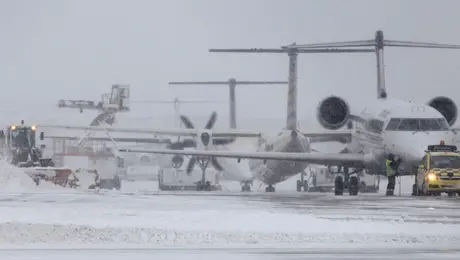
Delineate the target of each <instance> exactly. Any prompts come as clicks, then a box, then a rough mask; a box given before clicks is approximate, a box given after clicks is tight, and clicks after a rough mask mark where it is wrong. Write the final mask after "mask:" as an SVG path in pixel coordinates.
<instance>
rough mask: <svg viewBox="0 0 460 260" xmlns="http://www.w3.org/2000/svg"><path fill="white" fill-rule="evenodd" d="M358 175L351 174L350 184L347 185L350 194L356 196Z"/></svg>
mask: <svg viewBox="0 0 460 260" xmlns="http://www.w3.org/2000/svg"><path fill="white" fill-rule="evenodd" d="M358 183H359V182H358V177H356V176H351V177H350V185H349V187H348V192H349V193H350V196H356V195H358V189H359V187H358Z"/></svg>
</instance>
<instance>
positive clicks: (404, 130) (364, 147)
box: [346, 100, 455, 172]
mask: <svg viewBox="0 0 460 260" xmlns="http://www.w3.org/2000/svg"><path fill="white" fill-rule="evenodd" d="M379 102H380V104H379V110H380V111H378V112H377V113H375V114H372V115H369V114H362V117H363V118H365V119H368V120H369V119H370V120H375V121H380V122H381V123H382V126H383V127H382V128H381V131H378V130H377V131H375V130H374V128H372V127H370V126H369V124H368V123H367V122H369V121H366V123H356V124H355V125H354V127H353V130H352V136H353V137H352V142H351V143H349V144H347V145H346V148H347V150H348V152H349V153H374V154H375V155H380V156H379V163H380V164H381V167H379V169H382V170H384V169H385V168H384V162H385V159H386V156H387V155H388V154H389V153H392V154H394V155H396V156H397V157H399V158H401V159H402V162H403V163H402V165H401V168H400V169H401V170H402V171H404V172H410V171H411V170H412V167H413V166H414V165H417V164H418V163H420V161H421V160H422V158H423V156H424V153H425V150H426V149H427V147H428V145H433V144H439V143H440V141H441V140H442V141H444V142H445V143H446V144H452V143H453V142H454V139H455V134H454V133H453V132H452V131H451V130H450V128H449V127H448V124H447V121H445V127H444V128H441V126H440V128H439V129H434V128H429V127H428V128H426V129H423V128H420V124H421V122H422V120H424V122H428V120H445V119H444V117H443V116H442V114H441V113H439V112H438V111H437V110H435V109H433V108H431V107H430V106H427V105H415V104H413V103H409V102H403V101H397V100H382V101H380V100H379ZM392 119H393V120H394V122H396V124H397V122H400V123H399V125H396V127H391V126H390V125H389V124H390V123H393V121H392ZM399 119H400V120H399ZM406 122H414V124H412V125H411V124H406ZM415 122H418V123H417V124H418V125H416V124H415ZM422 127H423V126H422Z"/></svg>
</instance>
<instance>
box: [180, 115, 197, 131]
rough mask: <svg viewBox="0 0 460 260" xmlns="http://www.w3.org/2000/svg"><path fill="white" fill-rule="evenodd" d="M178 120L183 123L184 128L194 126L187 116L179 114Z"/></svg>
mask: <svg viewBox="0 0 460 260" xmlns="http://www.w3.org/2000/svg"><path fill="white" fill-rule="evenodd" d="M180 120H181V121H182V123H183V124H184V125H185V127H186V128H188V129H193V128H195V126H194V125H193V123H192V121H190V119H189V118H188V117H187V116H184V115H181V116H180Z"/></svg>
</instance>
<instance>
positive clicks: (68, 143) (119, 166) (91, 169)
mask: <svg viewBox="0 0 460 260" xmlns="http://www.w3.org/2000/svg"><path fill="white" fill-rule="evenodd" d="M47 139H51V140H52V145H51V147H52V150H51V152H52V154H53V160H54V161H55V162H56V165H57V166H61V167H68V168H70V169H72V170H73V171H74V172H75V173H79V174H80V175H79V176H78V178H79V179H80V183H82V182H83V180H82V177H84V176H83V175H89V180H88V181H86V184H85V186H88V187H84V188H90V189H91V188H100V189H116V190H120V189H121V179H122V177H123V176H125V175H126V169H125V167H124V160H123V158H120V157H117V156H116V155H115V154H114V152H113V148H112V147H107V146H106V144H105V142H103V141H87V142H85V143H84V145H80V146H73V145H72V141H73V139H72V138H67V137H56V136H54V137H48V138H47ZM82 171H84V172H85V173H86V174H82ZM77 175H78V174H77Z"/></svg>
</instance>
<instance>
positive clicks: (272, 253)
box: [0, 248, 460, 260]
mask: <svg viewBox="0 0 460 260" xmlns="http://www.w3.org/2000/svg"><path fill="white" fill-rule="evenodd" d="M0 254H1V255H2V259H4V260H24V259H30V260H32V259H33V260H45V259H46V260H58V259H67V260H105V259H107V260H109V259H111V260H121V259H123V260H126V259H133V260H151V259H174V260H176V259H177V260H178V259H181V260H182V259H184V260H185V259H202V260H208V259H209V260H215V259H222V260H233V259H240V260H241V259H244V260H281V259H286V260H289V259H363V260H364V259H458V257H459V254H460V251H459V250H423V249H417V250H413V249H412V250H411V249H398V248H393V249H391V250H388V249H383V248H365V249H363V248H361V249H331V248H328V249H272V250H267V249H225V248H220V249H177V248H176V249H91V250H88V249H65V250H0Z"/></svg>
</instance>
